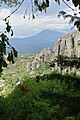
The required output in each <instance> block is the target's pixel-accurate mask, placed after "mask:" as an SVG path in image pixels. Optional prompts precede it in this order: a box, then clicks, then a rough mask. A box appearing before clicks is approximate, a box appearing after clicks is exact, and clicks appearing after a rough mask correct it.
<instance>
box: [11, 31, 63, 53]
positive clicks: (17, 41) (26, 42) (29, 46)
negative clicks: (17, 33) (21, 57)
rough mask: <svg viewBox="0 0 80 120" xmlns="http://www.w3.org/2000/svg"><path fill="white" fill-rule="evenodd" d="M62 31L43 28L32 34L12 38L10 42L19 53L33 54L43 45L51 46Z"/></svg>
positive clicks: (43, 46)
mask: <svg viewBox="0 0 80 120" xmlns="http://www.w3.org/2000/svg"><path fill="white" fill-rule="evenodd" d="M61 35H62V33H60V32H58V31H53V30H48V29H46V30H44V31H42V32H40V33H38V34H36V35H34V36H31V37H26V38H12V39H11V40H10V43H11V45H12V46H14V47H15V48H16V49H17V51H18V52H19V53H20V54H34V53H37V52H39V51H40V50H42V49H43V48H45V47H51V48H53V46H54V43H55V41H56V40H57V39H58V37H60V36H61Z"/></svg>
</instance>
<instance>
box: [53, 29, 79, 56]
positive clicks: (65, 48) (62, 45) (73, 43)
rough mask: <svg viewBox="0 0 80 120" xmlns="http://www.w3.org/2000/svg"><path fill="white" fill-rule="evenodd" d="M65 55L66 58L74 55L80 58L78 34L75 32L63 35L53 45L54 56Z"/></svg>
mask: <svg viewBox="0 0 80 120" xmlns="http://www.w3.org/2000/svg"><path fill="white" fill-rule="evenodd" d="M57 55H67V56H68V57H70V56H73V55H76V56H77V57H80V32H79V31H75V32H73V33H68V34H67V35H63V36H62V37H60V38H59V39H58V41H57V42H56V43H55V45H54V56H57Z"/></svg>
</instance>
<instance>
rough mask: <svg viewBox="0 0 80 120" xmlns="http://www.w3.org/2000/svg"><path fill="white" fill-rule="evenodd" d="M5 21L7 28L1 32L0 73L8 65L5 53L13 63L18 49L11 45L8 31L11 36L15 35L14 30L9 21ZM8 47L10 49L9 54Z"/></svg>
mask: <svg viewBox="0 0 80 120" xmlns="http://www.w3.org/2000/svg"><path fill="white" fill-rule="evenodd" d="M5 22H6V30H5V31H4V32H2V33H1V34H0V73H1V72H2V71H3V67H7V62H6V59H5V55H7V61H9V62H12V63H13V64H14V57H17V51H16V50H15V48H14V47H12V46H11V45H10V43H9V38H8V37H7V33H10V34H11V36H13V30H12V28H11V26H10V25H9V21H7V20H5ZM7 49H9V52H8V54H7Z"/></svg>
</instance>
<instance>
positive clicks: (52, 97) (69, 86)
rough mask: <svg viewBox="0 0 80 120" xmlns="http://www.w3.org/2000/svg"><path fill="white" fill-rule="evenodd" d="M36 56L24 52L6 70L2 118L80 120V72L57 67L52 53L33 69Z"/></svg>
mask: <svg viewBox="0 0 80 120" xmlns="http://www.w3.org/2000/svg"><path fill="white" fill-rule="evenodd" d="M34 58H35V55H30V56H22V55H20V56H19V57H18V59H16V63H15V64H14V65H8V68H7V69H5V70H4V72H3V75H2V76H1V78H0V80H2V81H4V82H3V84H2V85H3V87H1V88H2V89H3V90H2V92H1V96H0V120H80V76H75V75H74V74H68V73H67V74H64V75H61V74H60V73H58V72H57V71H53V70H52V68H50V62H51V59H52V56H51V55H50V56H48V57H47V58H46V61H45V62H43V63H42V64H41V65H40V67H39V68H37V69H36V70H34V71H33V72H31V73H30V72H28V71H27V68H26V66H27V63H28V62H29V61H30V62H31V61H33V59H34ZM22 81H23V85H26V86H27V88H28V89H27V91H26V92H24V91H22V90H21V85H20V82H22Z"/></svg>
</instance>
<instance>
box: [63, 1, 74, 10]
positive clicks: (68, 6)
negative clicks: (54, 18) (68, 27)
mask: <svg viewBox="0 0 80 120" xmlns="http://www.w3.org/2000/svg"><path fill="white" fill-rule="evenodd" d="M62 1H63V2H64V4H65V5H67V6H68V7H69V8H70V9H71V10H73V11H76V10H75V9H73V8H72V7H71V6H70V5H68V4H67V3H66V2H65V1H64V0H62Z"/></svg>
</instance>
